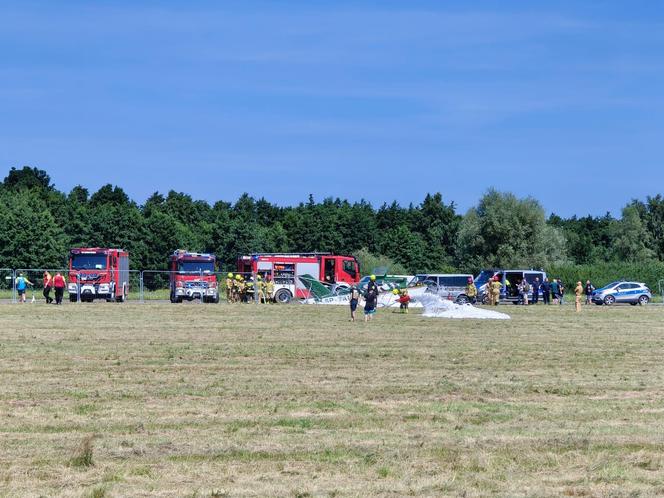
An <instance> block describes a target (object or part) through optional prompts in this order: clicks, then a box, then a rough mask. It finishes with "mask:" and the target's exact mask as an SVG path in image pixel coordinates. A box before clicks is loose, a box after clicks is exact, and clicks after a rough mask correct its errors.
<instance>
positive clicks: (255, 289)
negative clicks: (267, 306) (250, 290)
mask: <svg viewBox="0 0 664 498" xmlns="http://www.w3.org/2000/svg"><path fill="white" fill-rule="evenodd" d="M251 278H253V279H254V303H255V304H256V305H258V304H260V303H259V302H258V274H257V273H256V272H255V271H254V272H251Z"/></svg>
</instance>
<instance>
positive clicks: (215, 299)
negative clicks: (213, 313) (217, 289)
mask: <svg viewBox="0 0 664 498" xmlns="http://www.w3.org/2000/svg"><path fill="white" fill-rule="evenodd" d="M210 302H211V303H213V304H219V294H217V296H216V297H215V298H214V299H212V300H211V301H210Z"/></svg>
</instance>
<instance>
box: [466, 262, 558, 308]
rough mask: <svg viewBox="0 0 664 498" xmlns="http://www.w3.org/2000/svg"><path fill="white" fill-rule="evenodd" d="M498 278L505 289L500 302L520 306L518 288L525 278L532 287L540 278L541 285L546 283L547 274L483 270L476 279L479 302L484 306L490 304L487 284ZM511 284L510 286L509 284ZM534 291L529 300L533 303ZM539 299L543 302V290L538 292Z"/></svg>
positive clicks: (540, 271)
mask: <svg viewBox="0 0 664 498" xmlns="http://www.w3.org/2000/svg"><path fill="white" fill-rule="evenodd" d="M495 276H497V277H498V280H499V281H500V283H501V284H503V287H502V289H501V291H500V302H501V303H503V302H506V303H513V304H518V303H519V302H520V301H521V297H520V296H519V291H518V289H517V286H518V285H519V283H520V282H521V281H522V280H523V279H524V278H525V279H526V280H527V281H528V283H529V284H530V286H531V289H532V285H533V282H534V281H535V279H536V278H539V283H540V285H541V284H542V282H544V279H545V278H546V272H545V271H543V270H504V269H492V270H482V271H481V272H480V274H479V275H478V276H477V278H475V285H476V286H477V293H478V301H479V302H481V303H484V304H487V303H488V302H489V294H488V292H487V287H488V286H487V284H488V283H489V281H490V280H491V279H492V278H493V277H495ZM508 282H509V285H507V283H508ZM532 298H533V291H532V290H531V291H530V294H529V295H528V299H529V300H530V301H532ZM538 298H539V300H540V301H541V300H542V290H541V289H540V291H539V292H538Z"/></svg>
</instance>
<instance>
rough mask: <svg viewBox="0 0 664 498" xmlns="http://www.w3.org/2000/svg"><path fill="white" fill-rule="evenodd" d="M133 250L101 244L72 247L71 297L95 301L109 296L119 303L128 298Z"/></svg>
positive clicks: (74, 299)
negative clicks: (110, 247) (131, 252)
mask: <svg viewBox="0 0 664 498" xmlns="http://www.w3.org/2000/svg"><path fill="white" fill-rule="evenodd" d="M128 289H129V253H128V252H127V251H125V250H123V249H105V248H100V247H90V248H78V249H72V250H71V251H69V285H68V287H67V291H68V292H69V300H70V301H72V302H76V301H77V300H78V296H80V297H81V301H88V302H92V301H93V300H95V299H106V300H107V301H117V302H119V303H121V302H123V301H125V300H126V299H127V291H128Z"/></svg>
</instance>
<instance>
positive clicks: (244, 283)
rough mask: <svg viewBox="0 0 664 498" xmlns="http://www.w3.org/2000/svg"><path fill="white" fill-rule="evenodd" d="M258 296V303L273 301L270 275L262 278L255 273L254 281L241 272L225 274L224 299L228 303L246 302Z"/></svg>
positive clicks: (272, 285)
mask: <svg viewBox="0 0 664 498" xmlns="http://www.w3.org/2000/svg"><path fill="white" fill-rule="evenodd" d="M256 295H257V296H258V302H259V303H272V302H274V282H273V281H272V278H271V277H270V275H266V276H265V278H263V277H262V276H261V275H256V282H254V279H253V277H249V278H247V279H245V278H244V276H242V274H240V273H238V274H235V275H234V274H233V273H231V272H229V273H228V275H227V276H226V299H227V301H228V302H229V303H248V302H249V301H253V300H254V296H256Z"/></svg>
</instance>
